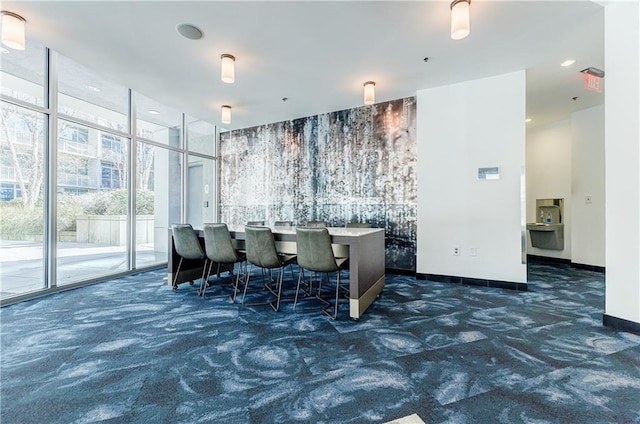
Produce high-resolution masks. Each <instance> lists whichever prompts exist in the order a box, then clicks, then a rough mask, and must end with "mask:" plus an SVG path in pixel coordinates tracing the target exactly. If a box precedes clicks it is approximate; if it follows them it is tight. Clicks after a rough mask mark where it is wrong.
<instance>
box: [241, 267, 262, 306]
mask: <svg viewBox="0 0 640 424" xmlns="http://www.w3.org/2000/svg"><path fill="white" fill-rule="evenodd" d="M252 269H253V265H250V266H249V273H248V274H247V281H245V283H244V292H243V293H242V302H241V303H242V304H243V305H244V297H245V296H246V295H247V287H249V279H250V278H251V270H252ZM263 272H264V270H263Z"/></svg>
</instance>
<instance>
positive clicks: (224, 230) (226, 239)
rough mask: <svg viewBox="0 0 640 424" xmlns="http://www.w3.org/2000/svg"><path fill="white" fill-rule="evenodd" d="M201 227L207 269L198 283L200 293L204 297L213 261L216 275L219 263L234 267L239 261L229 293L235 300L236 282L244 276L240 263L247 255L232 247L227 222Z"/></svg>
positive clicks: (218, 270)
mask: <svg viewBox="0 0 640 424" xmlns="http://www.w3.org/2000/svg"><path fill="white" fill-rule="evenodd" d="M203 229H204V247H205V254H206V255H207V258H208V259H209V268H208V270H207V276H206V278H204V279H203V280H202V284H200V295H201V296H202V297H204V294H205V291H206V290H207V282H208V281H209V277H210V276H211V269H212V268H213V264H214V263H216V264H217V270H216V274H218V275H219V274H220V266H221V265H224V264H227V265H232V266H234V268H235V264H237V263H239V264H240V266H239V267H238V272H237V273H236V278H235V282H234V283H233V284H232V286H233V294H232V295H231V299H232V300H233V301H234V302H235V300H236V293H237V292H238V284H239V282H240V279H241V278H244V276H245V273H244V272H243V269H242V263H243V262H244V261H246V260H247V257H246V255H245V253H244V252H241V251H238V250H236V249H234V247H233V243H232V242H231V236H230V235H229V228H228V227H227V224H222V223H220V224H204V226H203ZM232 274H233V272H232Z"/></svg>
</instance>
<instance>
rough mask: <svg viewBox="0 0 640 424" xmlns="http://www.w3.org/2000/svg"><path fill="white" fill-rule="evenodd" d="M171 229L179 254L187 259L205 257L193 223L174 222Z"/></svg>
mask: <svg viewBox="0 0 640 424" xmlns="http://www.w3.org/2000/svg"><path fill="white" fill-rule="evenodd" d="M171 231H172V232H173V244H174V245H175V247H176V252H177V253H178V255H180V256H182V257H183V258H185V259H204V257H205V255H204V252H203V251H202V246H200V241H199V240H198V236H197V235H196V232H195V231H193V227H192V226H191V224H174V225H172V226H171Z"/></svg>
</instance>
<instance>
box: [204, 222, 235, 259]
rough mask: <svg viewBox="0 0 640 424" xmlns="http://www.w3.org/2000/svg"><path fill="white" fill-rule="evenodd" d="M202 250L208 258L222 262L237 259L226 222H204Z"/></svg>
mask: <svg viewBox="0 0 640 424" xmlns="http://www.w3.org/2000/svg"><path fill="white" fill-rule="evenodd" d="M203 228H204V250H205V254H206V255H207V257H208V258H209V259H211V260H212V261H214V262H218V263H222V264H230V263H234V262H236V261H237V260H238V255H237V254H236V249H234V248H233V243H232V242H231V236H230V235H229V228H227V224H222V223H220V224H204V226H203Z"/></svg>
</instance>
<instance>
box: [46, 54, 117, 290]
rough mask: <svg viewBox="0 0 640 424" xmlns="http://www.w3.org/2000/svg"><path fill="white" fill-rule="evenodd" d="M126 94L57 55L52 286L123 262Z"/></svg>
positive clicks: (111, 269)
mask: <svg viewBox="0 0 640 424" xmlns="http://www.w3.org/2000/svg"><path fill="white" fill-rule="evenodd" d="M128 116H129V90H128V89H127V88H126V87H123V86H120V85H117V84H114V83H111V82H109V81H107V80H105V79H104V78H102V77H100V76H99V75H97V74H96V73H95V72H93V71H91V70H90V69H87V68H85V67H84V66H82V65H80V64H78V63H76V62H74V61H72V60H70V59H68V58H66V57H64V56H62V55H58V117H59V118H60V119H58V151H57V209H56V210H57V237H56V239H57V243H58V244H57V249H56V253H57V272H56V275H57V283H58V285H63V284H69V283H75V282H78V281H82V280H83V279H85V278H86V276H87V275H91V276H92V277H93V278H96V277H100V276H104V275H109V274H113V273H115V272H123V271H127V270H128V269H129V264H128V263H127V260H128V256H127V241H128V239H127V226H128V225H129V223H128V216H127V205H128V203H127V202H128V199H129V197H128V195H127V193H128V191H127V169H128V162H129V161H128V156H129V143H130V140H129V138H127V137H125V136H121V135H120V134H123V135H125V134H128V133H129V128H128Z"/></svg>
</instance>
